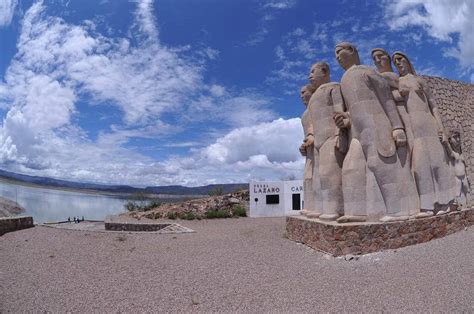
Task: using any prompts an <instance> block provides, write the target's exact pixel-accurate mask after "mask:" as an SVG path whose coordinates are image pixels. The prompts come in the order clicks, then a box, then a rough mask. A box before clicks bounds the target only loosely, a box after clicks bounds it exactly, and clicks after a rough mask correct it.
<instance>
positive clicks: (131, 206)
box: [124, 196, 161, 212]
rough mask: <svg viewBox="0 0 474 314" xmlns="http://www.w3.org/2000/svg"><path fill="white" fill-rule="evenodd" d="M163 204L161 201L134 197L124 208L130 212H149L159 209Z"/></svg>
mask: <svg viewBox="0 0 474 314" xmlns="http://www.w3.org/2000/svg"><path fill="white" fill-rule="evenodd" d="M160 205H161V202H160V201H159V200H156V199H154V200H144V199H143V198H141V196H133V197H132V199H131V200H129V201H127V202H126V203H125V204H124V207H125V208H126V209H127V210H128V211H129V212H133V211H139V212H147V211H149V210H152V209H153V208H156V207H159V206H160Z"/></svg>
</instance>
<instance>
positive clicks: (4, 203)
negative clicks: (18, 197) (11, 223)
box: [0, 197, 25, 217]
mask: <svg viewBox="0 0 474 314" xmlns="http://www.w3.org/2000/svg"><path fill="white" fill-rule="evenodd" d="M24 211H25V209H24V208H23V207H21V206H20V204H18V203H17V202H15V201H12V200H9V199H7V198H4V197H0V217H11V216H16V215H19V214H21V213H23V212H24Z"/></svg>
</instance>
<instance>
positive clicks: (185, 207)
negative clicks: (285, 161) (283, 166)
mask: <svg viewBox="0 0 474 314" xmlns="http://www.w3.org/2000/svg"><path fill="white" fill-rule="evenodd" d="M249 197H250V195H249V191H248V190H243V191H239V192H235V193H230V194H225V195H216V196H210V197H206V198H201V199H195V200H189V201H184V202H179V203H170V204H161V205H160V206H158V207H155V208H153V209H151V210H148V211H146V212H139V211H133V212H129V213H124V214H122V215H126V216H130V217H133V218H137V219H140V218H149V219H159V218H170V217H171V218H185V219H186V217H190V216H192V217H196V218H204V217H205V216H206V213H209V212H225V213H228V214H229V216H234V214H235V213H236V211H242V210H245V212H246V213H247V214H248V210H249ZM186 215H188V216H186Z"/></svg>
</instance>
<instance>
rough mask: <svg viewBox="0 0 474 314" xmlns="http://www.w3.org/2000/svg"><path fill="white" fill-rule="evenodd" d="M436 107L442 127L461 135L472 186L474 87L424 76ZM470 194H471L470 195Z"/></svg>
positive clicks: (473, 176)
mask: <svg viewBox="0 0 474 314" xmlns="http://www.w3.org/2000/svg"><path fill="white" fill-rule="evenodd" d="M424 78H425V79H426V81H427V82H428V86H429V87H430V88H431V91H432V93H433V95H434V98H435V101H436V104H437V105H438V108H439V112H440V115H441V119H442V120H443V125H444V127H445V128H447V129H448V130H450V131H453V130H455V129H458V130H459V131H460V133H461V141H462V150H463V155H464V158H465V160H466V165H467V174H468V177H469V181H470V182H471V190H472V189H473V186H472V185H474V85H473V84H468V83H464V82H460V81H453V80H448V79H445V78H440V77H430V76H424ZM471 194H472V193H471Z"/></svg>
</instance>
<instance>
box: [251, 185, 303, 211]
mask: <svg viewBox="0 0 474 314" xmlns="http://www.w3.org/2000/svg"><path fill="white" fill-rule="evenodd" d="M249 188H250V217H274V216H290V215H298V214H299V213H300V210H301V209H302V208H303V180H293V181H274V182H269V181H262V182H250V187H249Z"/></svg>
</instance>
